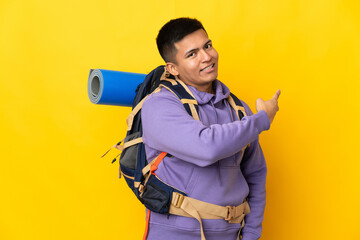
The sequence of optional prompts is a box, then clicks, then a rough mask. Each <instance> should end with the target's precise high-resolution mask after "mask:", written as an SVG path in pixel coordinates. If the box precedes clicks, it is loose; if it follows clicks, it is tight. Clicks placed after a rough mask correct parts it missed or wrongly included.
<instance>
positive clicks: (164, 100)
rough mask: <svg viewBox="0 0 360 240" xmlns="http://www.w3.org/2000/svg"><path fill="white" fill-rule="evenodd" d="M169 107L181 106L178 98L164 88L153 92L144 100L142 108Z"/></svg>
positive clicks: (162, 108)
mask: <svg viewBox="0 0 360 240" xmlns="http://www.w3.org/2000/svg"><path fill="white" fill-rule="evenodd" d="M169 107H182V108H183V106H182V103H181V101H180V99H179V98H178V97H177V96H176V95H175V94H174V93H172V92H170V91H169V90H168V89H166V88H161V89H160V91H159V92H153V93H151V94H149V95H148V96H147V98H146V99H145V100H144V103H143V106H142V109H154V110H155V109H161V110H164V109H167V108H169Z"/></svg>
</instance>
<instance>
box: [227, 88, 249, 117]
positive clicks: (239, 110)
mask: <svg viewBox="0 0 360 240" xmlns="http://www.w3.org/2000/svg"><path fill="white" fill-rule="evenodd" d="M227 100H228V102H229V103H230V105H231V107H232V108H233V109H234V110H235V112H236V115H237V117H238V119H239V120H241V119H242V118H243V117H245V116H246V112H245V108H244V106H243V105H242V104H241V101H240V100H239V99H238V98H237V97H236V96H235V95H234V94H233V93H230V95H229V97H228V98H227Z"/></svg>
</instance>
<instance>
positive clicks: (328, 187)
mask: <svg viewBox="0 0 360 240" xmlns="http://www.w3.org/2000/svg"><path fill="white" fill-rule="evenodd" d="M182 16H189V17H196V18H198V19H199V20H200V21H202V23H203V24H204V26H205V28H206V29H207V31H208V33H209V36H210V38H211V39H212V40H213V43H214V47H215V48H216V49H217V50H218V52H219V55H220V58H219V77H218V78H219V79H220V80H222V81H223V82H224V83H225V84H227V85H228V86H229V87H230V89H231V90H232V91H233V92H234V93H235V94H236V95H237V96H238V97H239V98H241V99H242V100H244V101H245V102H247V103H248V104H249V106H250V107H251V108H252V110H253V111H254V112H256V111H255V100H256V99H257V98H259V97H261V98H263V99H265V100H267V99H269V98H271V97H272V96H273V94H274V93H275V91H276V90H277V89H278V88H279V89H281V90H282V93H281V95H280V98H279V107H280V111H279V112H278V114H277V116H276V118H275V120H274V122H273V124H272V126H271V128H270V130H269V131H266V132H263V133H262V134H261V135H260V142H261V146H262V148H263V151H264V154H265V157H266V160H267V164H268V177H267V205H266V210H265V215H264V222H263V227H264V229H263V236H262V238H261V239H264V240H272V239H276V240H289V239H290V240H292V239H294V240H297V239H299V240H300V239H301V240H303V239H346V240H356V239H360V230H359V226H358V224H359V214H360V207H359V206H360V204H359V202H360V188H359V183H360V179H359V175H360V174H359V173H358V172H359V170H360V168H359V166H360V164H359V160H360V159H359V157H358V156H359V154H358V146H359V145H358V137H359V136H360V131H359V129H360V128H359V117H360V114H359V100H358V97H359V87H360V84H359V82H360V81H359V80H360V74H359V70H360V2H359V1H358V0H352V1H351V0H348V1H347V0H289V1H279V0H271V1H270V0H268V1H258V0H243V1H236V0H232V1H211V0H208V1H193V0H192V1H188V0H181V1H180V0H172V1H171V0H167V1H146V0H140V1H134V2H131V1H115V0H111V1H110V0H109V1H73V0H72V1H70V0H63V1H57V2H54V1H44V0H43V1H41V0H36V1H35V0H32V1H29V0H28V1H25V0H23V1H16V0H13V1H7V0H2V1H1V2H0V46H1V47H0V64H1V65H0V66H1V75H2V76H1V89H0V92H1V94H0V102H1V112H0V114H1V115H0V126H1V166H0V190H1V198H0V239H4V240H13V239H89V240H90V239H130V240H131V239H141V237H142V234H143V230H144V225H145V222H144V220H145V210H144V208H143V206H142V205H141V204H140V203H139V202H138V201H137V200H136V198H135V196H134V195H133V194H132V192H131V191H130V189H128V187H127V185H126V183H125V181H124V180H123V179H120V180H119V179H118V163H116V164H113V165H111V164H110V161H111V157H108V158H106V159H100V156H101V155H102V154H103V153H104V152H105V151H106V150H107V149H108V148H109V147H111V146H112V145H113V144H114V143H116V142H117V141H118V140H120V139H122V138H123V136H124V134H125V131H126V130H125V129H126V123H125V118H126V116H127V114H128V113H129V112H130V109H129V108H124V107H114V106H103V105H94V104H91V103H90V101H89V99H88V96H87V78H88V73H89V69H90V68H102V69H111V70H119V71H128V72H139V73H148V72H149V71H150V70H152V69H153V68H155V67H156V66H158V65H160V64H162V63H163V62H162V59H161V58H160V56H159V54H158V52H157V48H156V44H155V38H156V35H157V33H158V30H159V29H160V27H161V26H162V25H163V24H165V23H166V22H167V21H168V20H170V19H172V18H176V17H182ZM114 151H115V150H114ZM112 154H114V155H116V152H112Z"/></svg>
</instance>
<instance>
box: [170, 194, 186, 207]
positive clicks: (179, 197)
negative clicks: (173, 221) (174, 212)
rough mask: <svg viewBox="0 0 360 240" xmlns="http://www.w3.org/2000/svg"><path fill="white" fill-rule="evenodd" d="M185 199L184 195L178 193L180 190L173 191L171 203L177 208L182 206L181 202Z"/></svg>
mask: <svg viewBox="0 0 360 240" xmlns="http://www.w3.org/2000/svg"><path fill="white" fill-rule="evenodd" d="M183 201H184V195H182V194H180V193H178V192H173V196H172V201H171V203H172V204H173V205H174V206H175V207H177V208H180V207H181V204H182V203H183Z"/></svg>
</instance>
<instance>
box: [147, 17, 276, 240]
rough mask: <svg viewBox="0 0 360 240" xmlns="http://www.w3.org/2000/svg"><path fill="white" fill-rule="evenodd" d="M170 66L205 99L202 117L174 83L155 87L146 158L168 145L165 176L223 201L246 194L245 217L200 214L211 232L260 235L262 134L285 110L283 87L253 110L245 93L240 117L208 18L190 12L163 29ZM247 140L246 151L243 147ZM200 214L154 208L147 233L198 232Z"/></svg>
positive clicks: (233, 202) (185, 237)
mask: <svg viewBox="0 0 360 240" xmlns="http://www.w3.org/2000/svg"><path fill="white" fill-rule="evenodd" d="M156 41H157V46H158V49H159V52H160V54H161V56H162V58H163V59H164V61H165V62H166V65H165V66H166V69H167V71H168V72H169V73H171V74H172V75H174V76H176V77H177V79H180V80H181V81H183V82H184V83H185V84H186V85H187V87H188V88H189V89H190V91H191V92H192V94H193V95H194V97H195V99H196V100H197V102H198V106H199V119H200V121H199V120H195V119H194V118H193V117H192V116H190V115H189V114H188V113H187V112H186V110H185V108H184V106H183V104H182V103H181V102H180V100H179V99H178V98H177V97H176V96H175V95H174V94H173V93H171V92H170V91H169V90H168V89H166V88H162V89H161V91H160V92H157V93H153V94H151V95H150V96H149V97H148V98H147V99H146V100H145V102H144V104H143V107H142V111H141V118H142V125H143V142H144V144H145V150H146V154H147V159H148V161H151V160H152V159H153V158H154V157H155V156H157V155H158V154H159V153H160V152H163V151H164V152H168V153H170V154H171V155H172V157H165V158H164V160H163V161H162V162H161V164H160V165H159V166H158V169H157V170H156V175H157V176H158V178H160V179H161V180H162V181H164V182H165V183H167V184H169V185H171V186H173V187H175V188H177V189H179V190H181V191H183V192H185V193H186V194H187V195H188V196H189V197H191V198H194V199H197V200H200V201H203V202H207V203H211V204H216V205H220V206H238V205H240V204H242V203H243V202H244V201H245V200H246V199H247V200H248V204H249V206H250V213H248V214H247V215H246V216H245V225H244V227H243V228H242V229H241V226H242V225H241V223H229V222H228V221H226V220H224V219H202V225H203V230H204V233H205V237H206V239H207V240H214V239H221V240H230V239H231V240H235V239H239V238H240V237H239V234H240V229H241V235H242V239H243V240H253V239H259V238H260V236H261V231H262V221H263V214H264V209H265V193H266V191H265V182H266V173H267V168H266V163H265V159H264V155H263V153H262V149H261V147H260V145H259V134H260V133H261V132H262V131H264V130H268V129H269V128H270V124H271V122H272V121H273V119H274V116H275V114H276V112H277V111H278V110H279V108H278V104H277V99H278V97H279V95H280V90H278V91H277V92H276V93H275V95H274V97H273V98H272V99H271V100H269V101H263V100H262V99H258V100H257V101H256V109H257V111H258V112H257V113H256V114H253V113H252V111H251V110H250V108H249V107H248V105H247V104H246V103H244V102H243V101H241V102H242V104H243V106H244V107H245V111H246V115H247V116H244V117H243V118H242V119H241V121H239V119H237V116H236V112H235V110H234V109H233V108H231V107H230V105H229V102H228V101H227V97H228V96H229V94H230V91H229V89H228V88H227V87H226V86H225V85H224V84H223V83H222V82H220V81H219V80H218V79H217V75H218V53H217V51H216V50H215V49H214V47H213V46H212V42H211V40H210V39H209V38H208V35H207V32H206V31H205V29H204V27H203V26H202V24H201V23H200V22H199V21H198V20H196V19H191V18H178V19H173V20H171V21H169V22H168V23H166V24H165V25H164V26H163V27H162V28H161V30H160V31H159V34H158V36H157V39H156ZM246 146H248V147H247V148H246V149H245V150H244V151H242V149H243V148H244V147H246ZM200 233H201V227H200V224H199V222H198V221H197V220H196V219H195V218H191V217H186V216H178V215H173V214H170V215H168V216H167V215H163V214H159V213H155V212H151V214H150V221H149V226H148V235H147V239H156V240H162V239H166V240H168V239H170V240H178V239H179V240H180V239H181V240H193V239H194V240H195V239H196V240H198V239H200V236H201V235H200Z"/></svg>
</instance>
